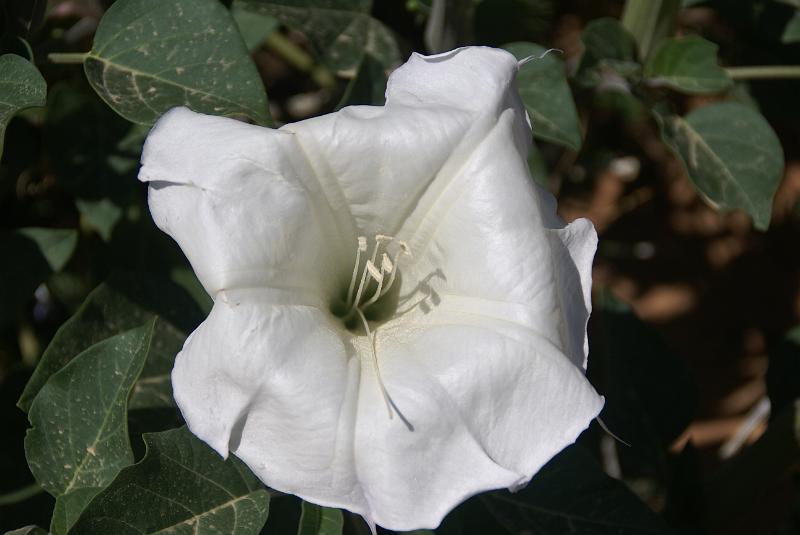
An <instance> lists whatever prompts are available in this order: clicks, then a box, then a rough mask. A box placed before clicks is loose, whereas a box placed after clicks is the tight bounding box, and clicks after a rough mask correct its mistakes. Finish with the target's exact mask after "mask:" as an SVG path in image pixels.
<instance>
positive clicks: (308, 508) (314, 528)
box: [297, 501, 344, 535]
mask: <svg viewBox="0 0 800 535" xmlns="http://www.w3.org/2000/svg"><path fill="white" fill-rule="evenodd" d="M343 525H344V517H343V516H342V511H341V510H339V509H334V508H331V507H322V506H320V505H315V504H313V503H308V502H306V501H304V502H302V510H301V513H300V524H299V525H298V526H297V535H341V533H342V526H343Z"/></svg>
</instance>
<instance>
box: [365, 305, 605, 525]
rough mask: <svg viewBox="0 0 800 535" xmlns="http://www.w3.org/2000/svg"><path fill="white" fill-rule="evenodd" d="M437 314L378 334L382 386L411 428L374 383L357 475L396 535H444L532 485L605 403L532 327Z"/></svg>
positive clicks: (369, 390) (381, 518) (379, 517)
mask: <svg viewBox="0 0 800 535" xmlns="http://www.w3.org/2000/svg"><path fill="white" fill-rule="evenodd" d="M434 314H435V315H436V316H437V321H436V322H431V321H428V322H426V324H422V325H417V324H414V325H410V324H406V325H403V326H402V327H398V328H392V329H389V330H387V331H386V332H385V333H384V334H379V336H378V355H379V359H380V368H381V374H382V377H383V380H384V382H385V383H386V386H387V389H388V391H389V394H390V395H391V396H392V399H393V401H394V402H395V404H396V406H397V408H398V410H399V411H400V412H401V413H402V415H403V417H404V418H405V419H407V420H408V422H409V423H410V424H411V425H412V426H413V430H410V429H409V428H408V427H406V426H405V425H404V424H403V422H402V420H401V419H400V418H399V417H398V416H395V417H394V419H392V420H389V419H388V417H387V414H386V410H385V408H384V403H383V400H382V398H381V394H380V391H379V390H378V388H377V386H376V385H370V384H369V383H367V382H364V383H363V384H362V391H361V393H360V398H359V407H358V418H357V428H356V443H355V448H356V468H357V470H358V473H359V474H360V476H361V479H362V481H363V485H364V489H365V493H366V497H367V500H368V502H369V504H370V507H371V508H372V511H373V513H372V518H373V519H374V520H375V521H376V522H377V523H378V524H380V525H382V526H384V527H388V528H390V529H394V530H408V529H416V528H420V527H425V528H435V527H436V526H437V525H438V524H439V522H440V521H441V520H442V518H443V517H444V516H445V515H446V514H447V513H448V512H449V511H450V510H451V509H452V508H453V507H455V506H456V505H457V504H458V503H460V502H461V501H463V500H464V499H466V498H468V497H469V496H471V495H473V494H475V493H478V492H481V491H484V490H489V489H495V488H503V487H512V488H514V487H517V486H519V485H523V484H525V483H527V482H528V480H529V479H530V477H531V476H532V475H533V474H534V473H535V472H537V471H538V470H539V469H540V468H541V467H542V466H543V465H544V464H545V463H546V462H547V461H549V460H550V459H551V458H552V457H553V456H554V455H555V454H556V453H558V452H559V451H560V450H561V449H563V448H564V447H565V446H567V445H568V444H571V443H572V442H573V441H574V440H575V438H576V437H577V436H578V434H579V433H580V432H581V431H582V430H584V429H585V428H586V427H587V426H588V424H589V422H591V420H592V419H593V418H594V417H595V416H596V415H597V414H598V413H599V411H600V409H601V407H602V404H603V400H602V398H601V397H600V396H598V395H597V394H596V393H595V391H594V389H593V388H592V386H591V385H590V384H589V383H588V381H587V380H586V378H585V377H584V376H583V373H582V372H581V370H579V369H578V368H577V367H575V366H574V365H572V363H570V362H569V361H568V360H567V359H565V358H564V357H563V355H562V354H561V352H560V350H559V349H558V348H556V347H553V346H552V345H550V344H548V343H547V341H545V340H542V339H540V338H539V337H537V336H535V335H533V334H532V333H530V332H529V331H527V330H525V329H521V328H519V327H516V326H508V325H503V324H502V323H500V322H496V321H493V320H491V319H486V318H479V317H474V316H472V317H470V316H469V315H461V316H459V315H454V314H437V313H434ZM379 332H380V331H379ZM369 386H372V387H371V388H369Z"/></svg>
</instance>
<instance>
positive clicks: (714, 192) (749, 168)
mask: <svg viewBox="0 0 800 535" xmlns="http://www.w3.org/2000/svg"><path fill="white" fill-rule="evenodd" d="M659 122H660V125H661V133H662V137H663V138H664V141H665V142H666V143H667V144H669V145H670V146H671V147H672V148H673V150H675V152H676V153H677V154H678V155H679V156H680V159H681V161H682V162H683V165H684V167H685V168H686V172H687V173H688V175H689V177H690V178H691V179H692V182H693V183H694V185H695V186H696V187H697V189H698V190H699V191H700V193H702V194H703V195H704V196H705V197H706V199H708V200H709V201H710V202H711V203H712V204H713V205H714V206H716V207H718V208H719V209H720V210H733V209H737V208H741V209H743V210H745V211H747V213H749V214H750V216H751V217H752V218H753V222H754V223H755V226H756V228H757V229H761V230H765V229H766V228H767V227H768V226H769V220H770V214H771V212H772V197H773V196H774V195H775V190H776V189H777V188H778V184H779V183H780V180H781V177H782V176H783V150H782V148H781V145H780V142H779V141H778V137H777V136H776V135H775V132H773V131H772V128H771V127H770V126H769V124H768V123H767V121H766V120H765V119H764V117H763V116H761V114H759V113H758V112H756V111H754V110H752V109H751V108H749V107H747V106H745V105H743V104H739V103H736V102H722V103H716V104H711V105H708V106H703V107H702V108H699V109H697V110H695V111H693V112H691V113H690V114H689V115H687V116H686V117H685V118H681V117H678V116H674V115H673V116H667V117H663V118H660V120H659Z"/></svg>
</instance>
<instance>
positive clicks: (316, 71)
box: [264, 32, 336, 87]
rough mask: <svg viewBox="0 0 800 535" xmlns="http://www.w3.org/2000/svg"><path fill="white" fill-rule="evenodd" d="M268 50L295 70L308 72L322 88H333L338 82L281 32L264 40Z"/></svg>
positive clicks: (273, 33)
mask: <svg viewBox="0 0 800 535" xmlns="http://www.w3.org/2000/svg"><path fill="white" fill-rule="evenodd" d="M264 44H265V45H267V48H269V49H271V50H272V51H273V52H275V53H276V54H278V55H279V56H280V57H282V58H283V59H285V60H286V62H287V63H289V64H290V65H291V66H293V67H294V68H295V69H297V70H299V71H302V72H307V73H308V74H309V75H311V78H312V79H313V80H314V82H315V83H316V84H317V85H319V86H320V87H332V86H333V85H335V83H336V80H335V79H334V78H333V75H332V74H331V73H330V71H328V69H326V68H325V67H322V66H319V65H315V64H314V60H313V58H312V57H311V56H309V55H308V54H307V53H306V51H305V50H303V49H302V48H300V47H299V46H297V45H296V44H294V43H293V42H292V41H290V40H289V39H287V38H286V37H284V36H283V35H282V34H281V33H280V32H272V33H271V34H269V35H268V36H267V38H266V39H265V40H264Z"/></svg>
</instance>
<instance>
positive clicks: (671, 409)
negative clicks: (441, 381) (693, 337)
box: [588, 289, 696, 483]
mask: <svg viewBox="0 0 800 535" xmlns="http://www.w3.org/2000/svg"><path fill="white" fill-rule="evenodd" d="M590 321H591V322H590V335H589V344H590V346H589V352H590V354H591V355H592V358H590V359H589V370H588V374H589V376H590V377H591V378H592V380H593V383H596V384H598V390H600V391H601V392H603V395H604V396H605V397H606V405H605V407H604V408H603V413H602V417H603V420H604V422H605V423H606V424H607V425H608V427H609V428H610V429H611V430H613V432H614V433H616V434H618V435H619V436H620V437H622V438H623V439H624V440H625V441H627V442H629V443H630V444H631V446H630V447H626V448H620V449H619V450H620V451H619V453H620V456H621V457H622V458H623V459H631V460H633V461H638V462H639V463H645V465H644V466H643V467H642V469H643V470H645V471H646V472H648V475H650V474H651V473H652V471H653V469H655V470H656V471H657V473H658V474H661V475H664V474H665V473H666V471H667V466H666V463H667V457H666V452H667V448H668V447H669V445H670V444H671V443H672V442H673V441H674V440H675V439H676V438H677V437H678V436H679V435H680V433H681V432H683V431H684V429H686V427H687V426H688V425H689V423H690V422H691V420H692V418H693V416H694V403H695V397H696V395H695V387H694V383H693V382H692V379H691V376H690V375H689V372H688V370H687V369H686V367H685V366H684V365H683V362H682V361H681V360H680V359H678V357H677V356H676V355H675V354H674V353H673V352H672V351H671V350H670V348H669V347H668V346H667V345H666V344H665V342H664V340H663V339H662V338H661V337H660V336H659V334H658V333H657V332H656V331H654V330H653V329H652V328H650V327H649V326H648V325H646V324H644V323H643V322H642V321H640V320H639V318H637V317H636V315H635V314H634V312H633V311H632V310H631V309H630V307H629V306H627V305H626V304H624V303H622V302H621V301H619V300H617V299H616V298H614V296H613V295H611V293H610V292H609V291H608V290H605V289H604V290H602V291H600V292H599V293H598V295H597V299H596V306H595V309H594V311H593V312H592V318H591V320H590ZM662 483H663V481H662Z"/></svg>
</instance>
